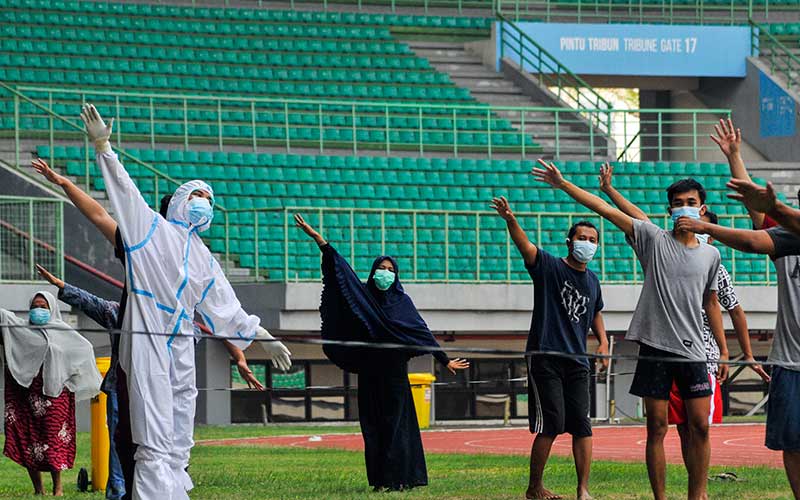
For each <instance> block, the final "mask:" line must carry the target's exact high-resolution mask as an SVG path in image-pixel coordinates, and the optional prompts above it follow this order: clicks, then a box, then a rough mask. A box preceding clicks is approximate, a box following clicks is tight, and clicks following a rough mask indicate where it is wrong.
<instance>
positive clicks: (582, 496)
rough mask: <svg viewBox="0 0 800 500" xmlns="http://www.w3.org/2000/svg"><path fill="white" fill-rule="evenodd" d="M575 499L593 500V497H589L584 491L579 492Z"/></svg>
mask: <svg viewBox="0 0 800 500" xmlns="http://www.w3.org/2000/svg"><path fill="white" fill-rule="evenodd" d="M577 499H578V500H594V497H593V496H592V495H590V494H589V492H588V491H586V490H584V491H579V492H578V496H577Z"/></svg>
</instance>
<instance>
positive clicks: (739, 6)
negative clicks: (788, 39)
mask: <svg viewBox="0 0 800 500" xmlns="http://www.w3.org/2000/svg"><path fill="white" fill-rule="evenodd" d="M496 3H497V6H496V8H497V10H498V11H500V12H502V13H503V14H505V15H506V16H508V17H510V18H512V19H514V20H515V21H519V20H523V19H525V20H537V21H544V22H578V23H580V22H607V23H615V22H616V23H620V22H626V23H627V22H639V23H659V24H728V25H734V24H747V20H748V19H750V18H752V17H753V16H754V15H755V16H757V17H759V18H763V19H769V17H770V13H772V16H773V18H775V17H776V15H777V16H780V15H781V14H782V13H784V12H797V8H798V4H797V3H792V2H791V1H774V0H772V1H770V0H748V1H746V2H742V1H741V0H695V1H676V0H667V1H665V0H652V1H648V0H621V1H620V0H569V1H565V0H496Z"/></svg>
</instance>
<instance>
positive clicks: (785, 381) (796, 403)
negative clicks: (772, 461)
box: [766, 366, 800, 452]
mask: <svg viewBox="0 0 800 500" xmlns="http://www.w3.org/2000/svg"><path fill="white" fill-rule="evenodd" d="M798 395H800V371H796V370H788V369H786V368H783V367H781V366H776V367H775V368H773V369H772V381H771V382H770V383H769V401H767V439H766V445H767V448H769V449H770V450H785V451H795V452H796V451H800V397H798Z"/></svg>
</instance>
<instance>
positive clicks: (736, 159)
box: [711, 118, 764, 229]
mask: <svg viewBox="0 0 800 500" xmlns="http://www.w3.org/2000/svg"><path fill="white" fill-rule="evenodd" d="M714 130H715V132H716V133H717V135H714V134H711V140H712V141H714V142H715V143H716V144H717V146H719V150H720V151H722V154H723V155H725V158H726V159H727V160H728V166H729V167H730V169H731V177H733V178H734V179H740V180H744V181H751V180H752V179H750V174H748V173H747V169H746V168H745V166H744V160H742V153H741V146H742V129H739V128H734V126H733V121H732V120H731V119H730V118H728V119H727V120H725V119H720V120H719V125H714ZM747 213H748V215H750V220H752V221H753V227H755V228H759V229H760V228H761V226H762V225H763V224H764V212H758V211H756V210H750V209H749V208H748V209H747Z"/></svg>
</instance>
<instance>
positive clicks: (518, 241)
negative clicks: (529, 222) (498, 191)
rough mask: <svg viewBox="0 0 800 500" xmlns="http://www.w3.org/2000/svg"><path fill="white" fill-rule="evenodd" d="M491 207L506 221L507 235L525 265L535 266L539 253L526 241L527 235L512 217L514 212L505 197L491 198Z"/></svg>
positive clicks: (534, 246)
mask: <svg viewBox="0 0 800 500" xmlns="http://www.w3.org/2000/svg"><path fill="white" fill-rule="evenodd" d="M491 207H492V208H493V209H494V210H496V211H497V214H498V215H499V216H500V217H501V218H502V219H503V220H504V221H506V227H507V228H508V234H509V235H511V239H512V240H513V241H514V244H515V245H516V246H517V250H519V253H520V254H521V255H522V258H523V259H524V260H525V265H527V266H533V265H534V264H536V255H537V254H538V253H539V249H538V248H536V245H534V244H533V243H531V241H530V240H529V239H528V235H526V234H525V231H524V230H523V229H522V227H521V226H520V225H519V222H517V218H516V217H515V216H514V212H512V211H511V206H510V205H509V204H508V200H506V198H505V196H501V197H500V198H492V204H491Z"/></svg>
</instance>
